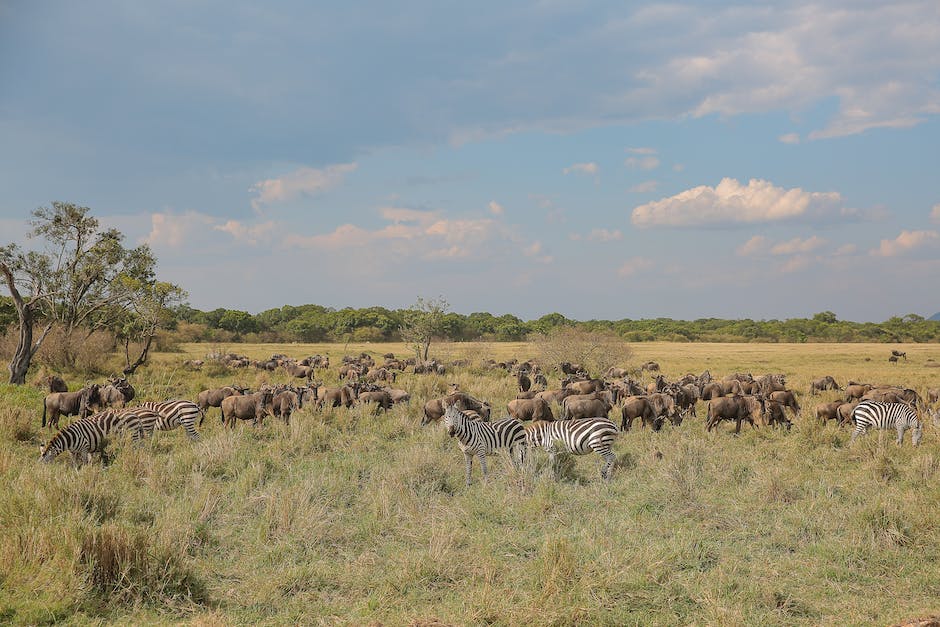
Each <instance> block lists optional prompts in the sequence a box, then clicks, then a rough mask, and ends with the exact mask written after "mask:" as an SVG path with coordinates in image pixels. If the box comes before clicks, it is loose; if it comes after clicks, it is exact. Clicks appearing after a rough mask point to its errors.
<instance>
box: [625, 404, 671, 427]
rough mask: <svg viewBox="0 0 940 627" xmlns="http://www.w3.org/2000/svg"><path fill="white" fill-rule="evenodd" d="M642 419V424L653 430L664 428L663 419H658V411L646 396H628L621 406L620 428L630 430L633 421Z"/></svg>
mask: <svg viewBox="0 0 940 627" xmlns="http://www.w3.org/2000/svg"><path fill="white" fill-rule="evenodd" d="M637 418H639V419H640V424H641V425H642V426H644V427H650V428H651V429H652V430H653V431H659V430H660V429H662V426H663V421H662V419H657V417H656V412H655V411H653V406H652V405H651V404H650V402H649V399H648V398H647V397H646V396H628V397H627V398H626V399H624V401H623V407H621V408H620V430H621V431H629V430H630V429H631V428H632V427H633V421H634V420H636V419H637Z"/></svg>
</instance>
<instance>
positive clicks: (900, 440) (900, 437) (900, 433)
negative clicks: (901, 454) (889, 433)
mask: <svg viewBox="0 0 940 627" xmlns="http://www.w3.org/2000/svg"><path fill="white" fill-rule="evenodd" d="M905 431H907V428H906V427H905V426H904V425H903V424H899V425H898V440H897V442H898V446H901V445H902V444H903V443H904V432H905Z"/></svg>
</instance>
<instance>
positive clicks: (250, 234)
mask: <svg viewBox="0 0 940 627" xmlns="http://www.w3.org/2000/svg"><path fill="white" fill-rule="evenodd" d="M276 227H277V224H276V223H274V222H271V221H268V222H263V223H261V224H254V225H250V226H249V225H246V224H244V223H243V222H239V221H238V220H229V221H227V222H225V223H224V224H216V225H214V226H213V227H212V228H213V229H215V230H216V231H222V232H223V233H228V234H229V235H231V236H232V237H234V238H235V239H236V240H238V241H239V242H242V243H245V244H248V245H250V246H256V245H257V244H259V243H260V242H262V241H270V239H271V235H272V234H273V233H274V229H275V228H276Z"/></svg>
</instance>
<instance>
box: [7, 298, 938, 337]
mask: <svg viewBox="0 0 940 627" xmlns="http://www.w3.org/2000/svg"><path fill="white" fill-rule="evenodd" d="M407 311H408V310H407V309H386V308H384V307H366V308H363V309H353V308H349V307H347V308H344V309H333V308H330V307H323V306H320V305H300V306H297V307H295V306H290V305H287V306H284V307H281V308H279V309H269V310H267V311H262V312H261V313H259V314H255V315H252V314H250V313H248V312H246V311H238V310H234V309H222V308H220V309H213V310H212V311H200V310H198V309H193V308H192V307H189V306H186V305H184V306H181V307H178V308H176V309H175V310H174V312H175V323H173V324H171V325H169V326H170V328H169V331H168V334H169V335H170V336H171V338H172V340H175V341H182V342H347V341H352V342H386V341H387V342H394V341H399V340H400V339H401V338H400V336H399V329H400V327H401V324H402V320H403V317H404V316H405V315H406V312H407ZM15 322H16V313H15V311H14V310H13V306H12V303H11V302H10V299H9V298H5V297H0V330H8V331H9V330H12V329H10V327H11V326H12V327H15ZM560 326H571V327H577V328H580V329H584V330H588V331H613V332H614V333H616V334H618V335H620V336H621V337H623V339H624V340H625V341H628V342H650V341H668V342H940V321H937V320H929V319H926V318H924V317H923V316H919V315H916V314H908V315H905V316H895V317H892V318H889V319H888V320H885V321H884V322H877V323H876V322H849V321H845V320H839V319H837V318H836V315H835V314H834V313H832V312H831V311H823V312H820V313H817V314H815V315H814V316H813V317H812V318H790V319H787V320H751V319H743V320H724V319H720V318H699V319H698V320H673V319H670V318H654V319H646V320H632V319H629V318H624V319H622V320H585V321H578V320H571V319H569V318H566V317H565V316H563V315H561V314H559V313H550V314H547V315H544V316H542V317H541V318H537V319H535V320H522V319H521V318H518V317H516V316H513V315H511V314H504V315H502V316H494V315H493V314H490V313H486V312H476V313H471V314H468V315H464V314H459V313H454V312H448V313H445V314H444V316H443V320H442V323H441V326H440V335H441V336H442V337H446V338H447V339H450V340H453V341H458V342H462V341H473V340H485V341H496V342H507V341H508V342H511V341H523V340H526V339H527V338H529V336H531V335H533V334H539V333H547V332H550V331H551V330H552V329H554V328H556V327H560ZM168 339H169V338H168Z"/></svg>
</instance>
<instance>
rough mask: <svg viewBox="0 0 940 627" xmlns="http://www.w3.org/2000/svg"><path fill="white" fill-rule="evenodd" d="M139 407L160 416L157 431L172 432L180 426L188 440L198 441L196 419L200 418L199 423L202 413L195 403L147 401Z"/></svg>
mask: <svg viewBox="0 0 940 627" xmlns="http://www.w3.org/2000/svg"><path fill="white" fill-rule="evenodd" d="M140 406H141V407H143V408H144V409H149V410H150V411H153V412H156V413H157V414H158V415H159V416H160V420H159V421H157V429H159V430H160V431H172V430H173V429H176V428H177V427H179V426H182V427H183V429H185V430H186V435H187V436H188V437H189V439H190V440H193V441H196V440H198V439H199V432H197V431H196V418H197V417H200V420H199V422H200V423H201V422H202V419H201V416H202V411H200V409H199V405H197V404H196V403H194V402H192V401H184V400H175V401H163V402H156V401H147V402H145V403H141V404H140Z"/></svg>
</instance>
